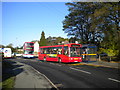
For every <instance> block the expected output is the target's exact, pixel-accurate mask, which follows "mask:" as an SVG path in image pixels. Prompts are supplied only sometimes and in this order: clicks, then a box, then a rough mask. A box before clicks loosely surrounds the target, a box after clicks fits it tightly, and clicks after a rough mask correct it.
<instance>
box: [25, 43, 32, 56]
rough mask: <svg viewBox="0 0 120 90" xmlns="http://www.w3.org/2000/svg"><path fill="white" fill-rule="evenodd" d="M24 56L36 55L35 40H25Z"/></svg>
mask: <svg viewBox="0 0 120 90" xmlns="http://www.w3.org/2000/svg"><path fill="white" fill-rule="evenodd" d="M23 51H24V54H23V57H24V58H33V57H34V42H25V43H24V45H23Z"/></svg>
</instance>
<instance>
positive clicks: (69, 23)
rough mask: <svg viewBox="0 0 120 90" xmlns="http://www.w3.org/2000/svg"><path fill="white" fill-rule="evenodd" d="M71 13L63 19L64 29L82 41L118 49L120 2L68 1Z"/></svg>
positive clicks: (114, 50) (109, 48)
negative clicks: (119, 12)
mask: <svg viewBox="0 0 120 90" xmlns="http://www.w3.org/2000/svg"><path fill="white" fill-rule="evenodd" d="M66 5H67V6H68V8H69V12H70V13H69V14H68V15H67V16H65V20H64V21H63V28H64V29H63V30H64V31H65V32H66V33H68V35H70V36H72V35H73V36H75V37H77V38H79V39H80V40H81V41H82V42H81V43H88V42H91V43H97V45H100V44H101V46H102V47H103V48H104V49H106V50H107V49H108V51H110V50H111V51H112V53H114V54H113V55H115V53H116V55H117V54H118V53H120V50H119V51H118V49H119V48H118V47H119V46H120V45H119V44H118V41H119V37H120V30H119V25H120V24H119V19H118V18H119V17H118V11H119V10H120V8H118V6H119V3H118V2H89V3H88V2H73V3H66Z"/></svg>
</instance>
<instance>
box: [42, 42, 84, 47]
mask: <svg viewBox="0 0 120 90" xmlns="http://www.w3.org/2000/svg"><path fill="white" fill-rule="evenodd" d="M72 45H80V47H81V46H82V45H81V44H76V43H70V44H64V45H53V46H41V47H40V48H49V47H63V46H69V47H70V46H72Z"/></svg>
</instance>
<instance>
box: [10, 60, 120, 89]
mask: <svg viewBox="0 0 120 90" xmlns="http://www.w3.org/2000/svg"><path fill="white" fill-rule="evenodd" d="M12 60H15V61H19V62H22V63H25V64H28V65H30V66H32V67H33V68H34V69H36V70H37V71H39V72H41V73H43V74H44V75H45V76H46V77H48V78H49V79H50V80H51V81H52V83H54V84H55V85H56V86H57V87H59V88H120V80H119V74H120V73H119V70H118V69H115V68H105V67H95V66H87V65H79V66H73V65H70V64H64V63H55V62H43V61H39V60H38V59H22V58H20V59H12Z"/></svg>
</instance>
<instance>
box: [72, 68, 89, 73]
mask: <svg viewBox="0 0 120 90" xmlns="http://www.w3.org/2000/svg"><path fill="white" fill-rule="evenodd" d="M70 69H73V70H76V71H80V72H84V73H87V74H91V73H90V72H87V71H84V70H80V69H76V68H72V67H70Z"/></svg>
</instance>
